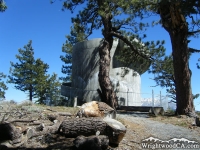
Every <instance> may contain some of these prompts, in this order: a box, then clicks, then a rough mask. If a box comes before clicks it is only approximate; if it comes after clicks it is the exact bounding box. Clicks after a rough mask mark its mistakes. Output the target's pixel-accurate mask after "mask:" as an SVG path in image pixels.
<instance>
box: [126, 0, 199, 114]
mask: <svg viewBox="0 0 200 150" xmlns="http://www.w3.org/2000/svg"><path fill="white" fill-rule="evenodd" d="M128 3H129V8H130V9H129V12H128V11H127V12H128V14H129V15H131V14H133V15H135V14H136V11H135V9H138V10H140V11H137V13H138V14H140V16H151V15H152V14H154V15H159V16H160V19H161V21H160V23H161V24H162V26H163V28H164V29H165V30H166V31H167V32H168V33H169V36H170V39H171V43H172V53H173V55H172V56H173V68H174V77H175V79H176V82H175V88H176V101H177V113H178V114H187V115H189V116H194V115H195V112H194V104H193V96H192V90H191V71H190V69H189V53H190V52H199V50H197V49H194V48H190V47H188V42H189V40H188V38H189V37H191V36H193V37H196V36H198V34H199V33H200V28H199V24H200V21H199V19H198V16H199V14H200V11H199V10H200V2H199V0H191V1H184V0H161V1H160V0H154V1H150V0H144V1H139V0H134V1H131V0H130V1H128ZM132 8H133V10H134V11H132ZM195 16H196V17H195Z"/></svg>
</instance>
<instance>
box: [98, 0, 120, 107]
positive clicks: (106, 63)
mask: <svg viewBox="0 0 200 150" xmlns="http://www.w3.org/2000/svg"><path fill="white" fill-rule="evenodd" d="M98 5H99V7H102V8H105V10H104V12H105V15H102V16H101V18H102V22H103V25H104V29H103V36H104V40H103V42H102V44H101V45H100V47H99V56H100V61H99V84H100V87H101V97H102V99H103V102H105V103H106V104H108V105H109V106H111V107H112V108H114V109H116V107H117V105H118V104H117V100H116V94H115V92H114V90H113V87H112V84H111V80H110V77H109V72H110V60H111V57H110V50H111V48H112V45H113V37H112V36H111V35H110V32H111V31H112V23H111V19H112V15H111V14H110V11H109V6H105V7H104V6H103V5H105V4H104V1H102V0H98Z"/></svg>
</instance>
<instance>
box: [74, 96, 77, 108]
mask: <svg viewBox="0 0 200 150" xmlns="http://www.w3.org/2000/svg"><path fill="white" fill-rule="evenodd" d="M76 106H77V96H76V97H74V107H76Z"/></svg>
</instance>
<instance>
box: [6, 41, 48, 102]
mask: <svg viewBox="0 0 200 150" xmlns="http://www.w3.org/2000/svg"><path fill="white" fill-rule="evenodd" d="M16 58H17V59H18V60H19V62H17V63H13V62H11V68H10V74H11V75H9V76H8V78H9V80H8V83H13V84H15V88H16V89H18V90H21V91H23V92H26V91H28V95H29V100H30V101H32V99H33V98H38V99H39V101H40V102H42V100H44V95H45V93H46V91H47V88H48V86H49V84H47V78H48V77H49V76H48V75H47V74H46V73H47V69H48V68H49V66H48V64H46V63H44V62H43V61H42V60H41V59H36V60H35V58H34V50H33V48H32V41H29V42H28V44H27V45H25V46H24V49H19V54H18V55H16Z"/></svg>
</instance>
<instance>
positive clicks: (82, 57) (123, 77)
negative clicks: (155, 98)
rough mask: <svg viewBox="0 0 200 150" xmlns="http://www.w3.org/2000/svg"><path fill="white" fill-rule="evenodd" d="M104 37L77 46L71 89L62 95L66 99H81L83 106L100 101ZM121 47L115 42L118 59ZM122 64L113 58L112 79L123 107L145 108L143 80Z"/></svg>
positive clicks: (64, 89) (112, 51)
mask: <svg viewBox="0 0 200 150" xmlns="http://www.w3.org/2000/svg"><path fill="white" fill-rule="evenodd" d="M101 40H102V39H100V38H98V39H93V40H89V41H84V42H80V43H77V44H76V45H75V46H74V47H73V54H72V56H73V58H72V84H71V88H69V87H63V88H62V94H63V95H65V96H69V95H70V96H71V97H74V96H78V101H79V104H81V103H83V102H88V101H92V100H100V98H99V95H98V93H97V89H100V87H99V82H98V72H99V53H98V46H99V45H100V43H101ZM120 48H121V46H120V44H119V42H118V41H114V43H113V46H112V49H111V53H110V55H111V58H114V57H115V55H116V54H117V51H119V50H120ZM124 72H125V70H124V69H123V65H122V63H120V62H119V61H118V60H116V59H111V65H110V79H111V81H112V85H113V87H114V90H115V91H116V95H117V98H118V102H119V104H120V105H125V106H139V105H141V97H140V93H141V89H140V85H141V79H140V75H139V74H138V73H137V72H135V71H134V70H133V69H131V68H128V72H127V73H125V74H124Z"/></svg>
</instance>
